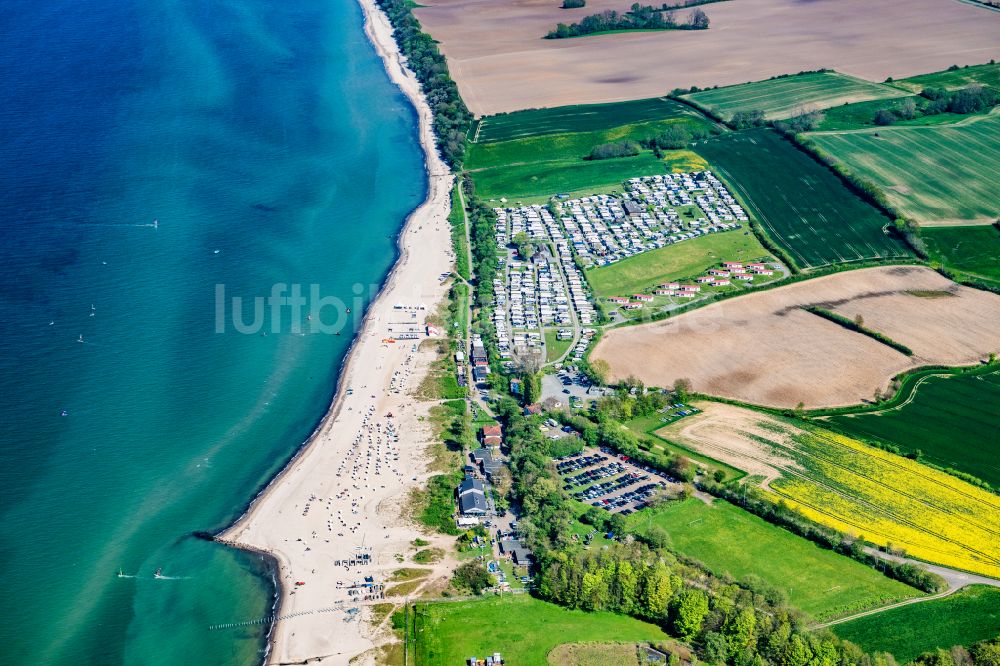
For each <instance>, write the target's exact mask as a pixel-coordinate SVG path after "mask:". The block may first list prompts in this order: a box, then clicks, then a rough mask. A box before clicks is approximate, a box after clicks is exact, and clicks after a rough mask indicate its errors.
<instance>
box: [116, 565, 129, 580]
mask: <svg viewBox="0 0 1000 666" xmlns="http://www.w3.org/2000/svg"><path fill="white" fill-rule="evenodd" d="M118 577H119V578H128V576H126V575H125V572H124V571H122V568H121V567H118Z"/></svg>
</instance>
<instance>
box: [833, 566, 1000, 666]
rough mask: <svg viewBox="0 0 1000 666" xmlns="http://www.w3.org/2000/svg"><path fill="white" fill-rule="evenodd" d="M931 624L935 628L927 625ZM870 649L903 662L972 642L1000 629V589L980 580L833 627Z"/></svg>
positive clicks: (990, 637)
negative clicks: (950, 592) (947, 593)
mask: <svg viewBox="0 0 1000 666" xmlns="http://www.w3.org/2000/svg"><path fill="white" fill-rule="evenodd" d="M928 627H934V631H927V628H928ZM832 630H833V632H834V633H835V634H837V635H838V636H840V637H841V638H843V639H846V640H849V641H851V642H852V643H855V644H857V645H859V646H861V647H862V648H864V649H865V650H867V651H869V652H876V651H877V652H889V653H891V654H892V655H893V656H895V657H896V661H897V662H899V663H900V664H905V663H906V662H908V661H910V660H911V659H913V658H915V657H917V656H918V655H920V654H921V653H923V652H927V651H930V650H935V649H937V648H943V649H945V650H947V649H948V648H950V647H952V646H953V645H971V644H973V643H976V642H978V641H982V640H988V639H992V638H996V637H997V635H998V634H1000V589H997V588H995V587H986V586H981V585H976V586H971V587H967V588H965V589H964V590H961V591H959V592H956V593H955V594H953V595H951V596H948V597H945V598H944V599H935V600H934V601H927V602H922V603H919V604H912V605H909V606H903V607H901V608H894V609H892V610H888V611H885V612H884V613H877V614H875V615H870V616H868V617H862V618H859V619H857V620H852V621H851V622H845V623H843V624H838V625H835V626H834V627H832Z"/></svg>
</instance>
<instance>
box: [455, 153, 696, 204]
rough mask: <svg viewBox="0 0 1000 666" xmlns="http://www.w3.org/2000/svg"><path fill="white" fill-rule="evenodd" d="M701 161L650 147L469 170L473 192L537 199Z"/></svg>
mask: <svg viewBox="0 0 1000 666" xmlns="http://www.w3.org/2000/svg"><path fill="white" fill-rule="evenodd" d="M704 168H705V162H704V160H702V159H701V158H700V157H698V156H697V155H695V154H694V153H692V152H690V151H687V150H677V151H671V152H668V153H667V156H666V158H665V159H663V160H658V159H656V157H654V156H653V153H652V152H650V151H643V153H642V154H640V155H637V156H636V157H622V158H618V159H610V160H596V161H586V160H582V159H570V160H556V161H552V162H535V163H531V164H521V165H512V166H498V167H492V168H490V169H483V170H481V171H476V172H472V173H471V174H470V175H471V176H472V179H473V180H474V181H475V184H476V193H477V194H479V196H481V197H484V198H486V199H491V198H499V197H507V198H508V199H513V200H519V201H524V202H526V203H538V202H544V201H547V200H548V199H549V198H551V197H552V196H554V195H556V194H569V195H570V196H586V195H589V194H594V193H605V192H610V191H612V190H617V191H621V189H622V181H624V180H628V179H629V178H636V177H639V176H650V175H654V174H658V173H666V172H668V171H673V172H681V171H701V170H703V169H704Z"/></svg>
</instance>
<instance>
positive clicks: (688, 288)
mask: <svg viewBox="0 0 1000 666" xmlns="http://www.w3.org/2000/svg"><path fill="white" fill-rule="evenodd" d="M681 291H691V292H695V291H701V287H699V286H698V285H696V284H685V285H681Z"/></svg>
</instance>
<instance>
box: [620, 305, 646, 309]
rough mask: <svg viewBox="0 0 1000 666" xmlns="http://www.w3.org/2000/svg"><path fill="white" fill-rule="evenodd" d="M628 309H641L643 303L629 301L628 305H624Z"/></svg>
mask: <svg viewBox="0 0 1000 666" xmlns="http://www.w3.org/2000/svg"><path fill="white" fill-rule="evenodd" d="M622 307H623V308H624V309H626V310H641V309H642V308H643V305H642V303H629V304H628V305H623V306H622Z"/></svg>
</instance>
